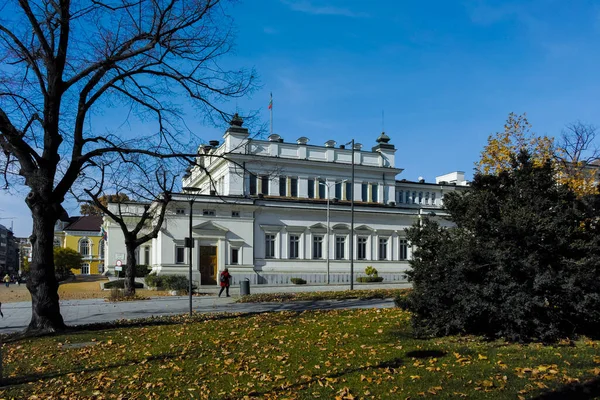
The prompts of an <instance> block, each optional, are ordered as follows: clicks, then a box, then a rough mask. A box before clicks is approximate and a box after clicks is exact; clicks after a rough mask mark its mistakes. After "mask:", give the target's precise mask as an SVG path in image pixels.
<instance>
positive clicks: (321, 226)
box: [308, 222, 327, 232]
mask: <svg viewBox="0 0 600 400" xmlns="http://www.w3.org/2000/svg"><path fill="white" fill-rule="evenodd" d="M308 229H310V230H311V231H313V232H327V226H326V225H325V224H322V223H320V222H319V223H317V224H314V225H311V226H309V227H308Z"/></svg>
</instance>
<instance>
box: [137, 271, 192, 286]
mask: <svg viewBox="0 0 600 400" xmlns="http://www.w3.org/2000/svg"><path fill="white" fill-rule="evenodd" d="M145 280H146V285H148V286H149V287H154V288H161V289H165V290H188V289H189V282H190V281H189V280H188V278H187V277H186V276H184V275H156V274H155V273H152V274H148V275H147V276H146V279H145ZM192 289H194V287H192Z"/></svg>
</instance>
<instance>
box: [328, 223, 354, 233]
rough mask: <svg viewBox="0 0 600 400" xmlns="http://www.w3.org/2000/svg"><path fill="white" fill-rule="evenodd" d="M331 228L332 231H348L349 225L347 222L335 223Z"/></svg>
mask: <svg viewBox="0 0 600 400" xmlns="http://www.w3.org/2000/svg"><path fill="white" fill-rule="evenodd" d="M331 229H333V230H334V231H349V230H350V225H348V224H336V225H334V226H332V227H331Z"/></svg>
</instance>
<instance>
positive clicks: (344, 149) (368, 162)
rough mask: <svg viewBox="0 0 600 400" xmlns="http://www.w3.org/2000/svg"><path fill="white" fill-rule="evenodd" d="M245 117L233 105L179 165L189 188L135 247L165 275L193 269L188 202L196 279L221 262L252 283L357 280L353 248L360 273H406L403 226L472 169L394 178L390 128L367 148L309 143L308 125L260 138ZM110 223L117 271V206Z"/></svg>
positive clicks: (431, 211) (203, 279)
mask: <svg viewBox="0 0 600 400" xmlns="http://www.w3.org/2000/svg"><path fill="white" fill-rule="evenodd" d="M242 125H243V124H242V120H241V119H240V118H239V117H237V116H236V117H234V119H233V120H232V121H231V124H230V127H229V128H228V129H227V131H226V132H225V134H224V135H223V141H222V142H219V141H211V142H210V145H205V146H200V148H199V149H198V154H199V157H198V159H197V163H198V165H196V166H194V167H193V168H191V169H188V171H187V172H186V175H185V176H184V177H183V182H182V187H183V192H182V193H177V194H174V195H173V201H172V202H171V203H170V204H169V210H168V211H167V216H166V218H165V221H164V223H163V226H162V228H161V230H160V232H159V235H158V237H157V238H156V239H153V240H152V241H151V242H148V243H146V244H144V245H142V246H141V247H140V248H139V251H138V260H137V262H138V264H146V265H149V266H151V267H152V270H153V272H156V273H157V274H159V275H160V274H179V275H186V276H187V274H188V268H189V262H188V260H189V259H188V257H189V253H188V252H189V251H190V249H189V248H187V247H186V246H185V238H186V237H189V220H190V213H191V216H192V237H193V239H194V242H193V247H192V249H191V251H192V271H193V280H194V283H196V284H202V285H207V284H217V281H218V279H217V277H218V274H219V272H221V271H222V270H224V269H225V268H228V269H229V271H230V273H231V274H232V275H233V284H236V283H237V282H239V281H240V280H243V279H246V278H247V279H249V280H250V282H251V283H252V284H289V283H290V278H302V279H305V280H306V281H308V283H326V282H327V279H328V277H329V281H330V282H331V283H334V284H335V283H349V279H350V260H351V257H353V264H354V277H355V278H356V277H358V276H364V275H365V274H364V270H365V268H366V267H367V266H373V267H375V268H376V269H377V270H378V271H379V276H382V277H383V278H384V282H390V281H405V280H406V275H405V272H406V270H407V269H408V268H409V264H408V260H409V259H410V258H411V253H412V249H411V246H410V243H408V241H407V240H406V232H405V229H406V228H408V227H410V226H411V225H413V224H414V223H415V221H417V220H418V219H419V218H422V216H424V215H429V216H433V218H436V216H437V217H439V216H443V215H444V214H443V211H442V210H441V206H442V202H443V198H444V195H445V194H446V193H448V192H449V191H454V190H459V189H461V188H465V187H466V186H467V185H468V183H467V182H466V181H465V179H464V172H453V173H449V174H446V175H443V176H439V177H437V178H436V180H435V183H429V182H425V181H424V180H423V179H420V180H419V181H418V182H410V181H407V180H405V179H402V180H397V177H398V175H400V174H401V172H402V169H400V168H397V167H396V159H395V153H396V149H395V147H394V145H393V144H391V143H390V138H389V137H388V136H387V135H386V134H385V133H382V134H381V135H380V136H379V137H378V138H375V137H374V139H376V140H374V142H375V146H373V147H372V148H370V149H369V148H366V146H363V145H361V144H359V143H355V144H354V148H352V145H350V144H347V145H340V144H337V143H336V142H335V141H333V140H329V141H326V142H325V143H324V144H322V145H319V144H309V139H308V138H306V137H300V138H298V139H297V140H295V141H293V142H288V141H285V140H284V139H283V138H282V137H280V136H279V135H276V134H273V135H271V136H269V137H268V139H267V140H257V139H254V138H251V137H250V135H249V132H248V129H247V128H245V127H242ZM353 169H354V180H353V181H352V179H351V177H352V170H353ZM352 192H354V193H355V196H354V211H353V212H351V209H352V207H351V201H350V194H351V193H352ZM190 200H193V206H192V208H191V209H190ZM111 206H112V207H114V206H115V205H111ZM131 206H133V207H134V208H135V206H134V205H131ZM352 219H353V222H354V223H353V225H351V222H352ZM441 223H445V222H444V221H443V220H441ZM352 226H353V230H354V235H353V237H351V230H352ZM104 228H105V230H106V232H107V234H108V241H107V245H106V246H107V248H106V254H107V257H108V259H107V265H108V266H109V271H110V272H114V266H115V265H116V264H117V261H118V260H121V261H122V262H123V264H125V245H124V239H123V235H122V233H121V230H120V228H119V226H118V225H117V224H115V223H114V222H112V221H111V220H110V219H109V218H106V217H105V219H104ZM351 240H352V241H353V253H354V254H353V255H351V254H350V248H351V246H350V241H351Z"/></svg>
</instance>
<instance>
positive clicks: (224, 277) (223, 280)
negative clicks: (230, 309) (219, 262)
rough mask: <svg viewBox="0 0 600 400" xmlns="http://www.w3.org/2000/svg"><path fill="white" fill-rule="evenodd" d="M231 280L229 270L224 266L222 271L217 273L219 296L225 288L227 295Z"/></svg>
mask: <svg viewBox="0 0 600 400" xmlns="http://www.w3.org/2000/svg"><path fill="white" fill-rule="evenodd" d="M230 281H231V275H230V274H229V270H228V269H227V268H225V270H224V271H223V272H221V274H220V275H219V282H220V284H221V291H220V292H219V297H221V294H222V293H223V290H226V292H225V293H226V294H227V297H229V282H230Z"/></svg>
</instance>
